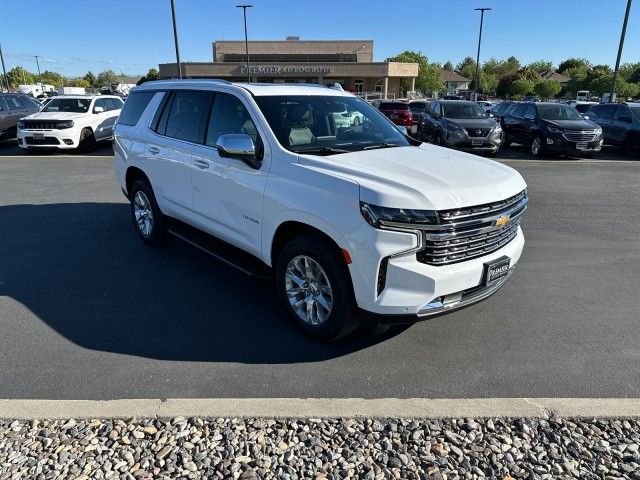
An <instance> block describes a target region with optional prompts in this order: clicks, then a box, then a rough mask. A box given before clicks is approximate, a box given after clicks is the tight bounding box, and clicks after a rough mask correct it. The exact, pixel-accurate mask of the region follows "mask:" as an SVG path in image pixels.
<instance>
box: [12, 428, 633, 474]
mask: <svg viewBox="0 0 640 480" xmlns="http://www.w3.org/2000/svg"><path fill="white" fill-rule="evenodd" d="M639 444H640V421H638V420H616V419H607V420H604V419H601V420H594V419H591V420H586V419H560V418H550V419H548V420H545V419H526V420H525V419H498V418H489V419H470V418H467V419H452V420H420V421H416V420H407V419H385V420H376V419H373V420H372V419H338V420H319V419H317V420H316V419H309V420H270V419H233V418H232V419H229V418H219V419H204V418H182V417H179V418H173V419H135V418H134V419H129V420H87V421H76V420H65V421H57V420H33V421H31V422H29V421H18V420H17V421H13V422H11V421H10V420H9V421H6V420H3V421H0V480H6V479H12V480H13V479H16V480H17V479H32V478H35V479H43V480H44V479H47V480H48V479H52V478H65V479H75V480H81V479H82V480H88V479H98V480H99V479H120V480H131V479H152V478H153V479H156V478H167V479H169V478H170V479H173V478H225V479H226V478H233V479H237V478H240V479H243V480H244V479H257V478H277V479H280V480H297V479H301V478H312V479H317V480H321V479H342V478H350V477H353V478H363V479H375V480H378V479H396V478H397V479H400V478H402V479H434V480H435V479H448V480H453V479H473V478H499V479H502V480H510V479H516V478H527V479H529V478H530V479H551V478H553V479H555V478H572V477H573V478H581V479H591V478H600V479H616V478H628V479H637V480H640V452H639V451H638V449H639Z"/></svg>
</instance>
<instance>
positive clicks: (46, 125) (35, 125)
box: [22, 120, 58, 130]
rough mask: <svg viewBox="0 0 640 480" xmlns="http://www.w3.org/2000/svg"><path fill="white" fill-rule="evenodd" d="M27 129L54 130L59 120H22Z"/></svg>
mask: <svg viewBox="0 0 640 480" xmlns="http://www.w3.org/2000/svg"><path fill="white" fill-rule="evenodd" d="M22 121H23V122H24V126H25V129H27V130H53V129H55V128H56V127H57V125H58V120H22Z"/></svg>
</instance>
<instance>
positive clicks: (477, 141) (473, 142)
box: [471, 139, 483, 145]
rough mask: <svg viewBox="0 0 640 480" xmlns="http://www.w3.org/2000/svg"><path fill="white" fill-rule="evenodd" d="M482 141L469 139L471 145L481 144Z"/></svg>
mask: <svg viewBox="0 0 640 480" xmlns="http://www.w3.org/2000/svg"><path fill="white" fill-rule="evenodd" d="M482 143H483V141H482V140H473V139H472V140H471V145H482Z"/></svg>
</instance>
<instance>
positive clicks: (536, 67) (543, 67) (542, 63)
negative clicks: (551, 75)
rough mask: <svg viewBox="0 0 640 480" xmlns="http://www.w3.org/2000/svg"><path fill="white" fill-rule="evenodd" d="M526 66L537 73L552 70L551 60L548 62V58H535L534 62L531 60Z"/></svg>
mask: <svg viewBox="0 0 640 480" xmlns="http://www.w3.org/2000/svg"><path fill="white" fill-rule="evenodd" d="M526 68H528V69H530V70H533V71H534V72H537V73H542V72H545V71H549V70H552V71H553V70H554V68H553V62H550V61H548V60H536V61H535V62H531V63H530V64H529V65H527V66H526Z"/></svg>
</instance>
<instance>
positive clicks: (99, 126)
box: [18, 95, 123, 151]
mask: <svg viewBox="0 0 640 480" xmlns="http://www.w3.org/2000/svg"><path fill="white" fill-rule="evenodd" d="M122 105H123V102H122V100H121V99H120V97H117V96H110V95H93V96H91V95H89V96H87V95H73V96H72V95H61V96H59V97H55V98H53V99H52V100H51V101H49V103H47V105H46V106H45V107H44V108H43V109H42V110H41V111H40V112H38V113H34V114H32V115H29V116H26V117H24V118H23V119H21V120H20V121H19V122H18V145H19V146H20V147H22V148H24V149H37V148H59V149H81V150H85V151H89V150H92V149H93V148H95V146H96V142H99V141H101V140H110V139H111V138H112V135H113V125H114V124H115V122H116V119H117V118H118V115H120V111H121V110H122Z"/></svg>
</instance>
